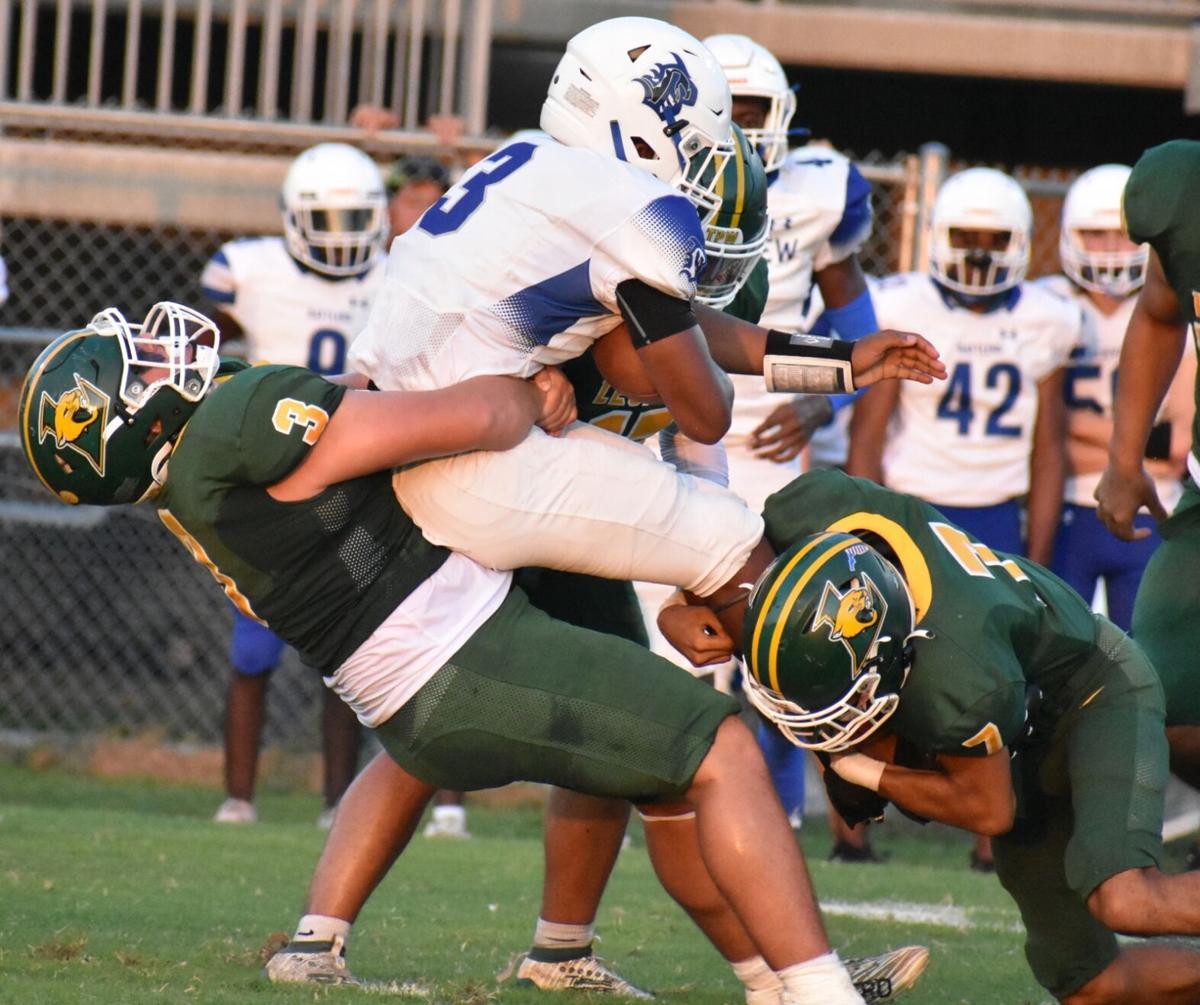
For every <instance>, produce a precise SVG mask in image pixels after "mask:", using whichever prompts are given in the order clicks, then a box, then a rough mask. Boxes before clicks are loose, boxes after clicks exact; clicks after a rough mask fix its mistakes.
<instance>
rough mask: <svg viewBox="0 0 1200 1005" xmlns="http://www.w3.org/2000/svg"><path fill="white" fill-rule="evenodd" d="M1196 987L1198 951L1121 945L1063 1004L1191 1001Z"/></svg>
mask: <svg viewBox="0 0 1200 1005" xmlns="http://www.w3.org/2000/svg"><path fill="white" fill-rule="evenodd" d="M1197 988H1200V953H1197V952H1194V951H1193V950H1190V949H1185V948H1183V947H1182V946H1156V945H1142V946H1131V947H1127V948H1125V949H1122V950H1121V952H1120V954H1119V955H1118V956H1117V958H1116V959H1115V960H1113V961H1112V963H1110V964H1109V965H1108V966H1107V967H1105V968H1104V970H1102V971H1101V972H1100V973H1099V974H1097V975H1096V976H1095V977H1093V978H1092V979H1091V980H1090V981H1088V983H1087V984H1085V985H1084V986H1083V987H1081V988H1080V989H1079V990H1078V991H1076V992H1075V993H1074V994H1069V995H1066V996H1064V997H1062V998H1060V999H1059V1000H1060V1001H1061V1002H1062V1003H1063V1005H1192V1003H1194V1002H1195V1001H1196V989H1197Z"/></svg>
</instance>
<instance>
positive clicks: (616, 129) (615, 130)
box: [608, 119, 628, 161]
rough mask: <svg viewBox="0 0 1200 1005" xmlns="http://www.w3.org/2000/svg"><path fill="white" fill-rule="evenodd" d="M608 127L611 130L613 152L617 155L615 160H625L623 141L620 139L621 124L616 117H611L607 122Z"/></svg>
mask: <svg viewBox="0 0 1200 1005" xmlns="http://www.w3.org/2000/svg"><path fill="white" fill-rule="evenodd" d="M608 128H609V130H610V131H611V132H612V141H613V153H615V154H616V155H617V160H619V161H627V160H628V158H627V157H626V156H625V142H624V140H622V139H621V124H620V123H619V122H618V121H617V120H616V119H613V120H612V121H611V122H609V124H608Z"/></svg>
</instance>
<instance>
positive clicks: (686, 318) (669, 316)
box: [617, 279, 696, 349]
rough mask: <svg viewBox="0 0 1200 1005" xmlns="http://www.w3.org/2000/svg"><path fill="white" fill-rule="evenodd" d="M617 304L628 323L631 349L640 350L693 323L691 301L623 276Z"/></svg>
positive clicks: (685, 329) (694, 317)
mask: <svg viewBox="0 0 1200 1005" xmlns="http://www.w3.org/2000/svg"><path fill="white" fill-rule="evenodd" d="M617 306H618V307H620V309H621V316H622V317H623V318H624V319H625V323H626V324H627V325H628V326H629V337H630V339H631V340H632V341H633V345H634V348H635V349H644V348H645V347H646V346H648V345H650V343H651V342H657V341H659V340H660V339H664V338H669V337H670V336H672V335H677V334H678V333H679V332H682V331H687V330H688V329H689V328H691V327H693V326H694V325H695V324H696V315H695V314H693V313H692V304H691V301H689V300H680V299H679V298H678V297H673V296H671V295H670V294H667V293H663V292H662V291H661V290H656V289H655V288H654V287H653V286H647V285H646V284H645V283H643V282H642V281H641V280H640V279H626V280H625V281H624V282H621V283H618V284H617Z"/></svg>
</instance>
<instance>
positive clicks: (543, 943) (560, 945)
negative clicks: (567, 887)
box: [533, 918, 596, 949]
mask: <svg viewBox="0 0 1200 1005" xmlns="http://www.w3.org/2000/svg"><path fill="white" fill-rule="evenodd" d="M595 937H596V926H595V925H566V924H562V923H561V922H558V921H547V920H546V919H545V918H538V920H537V927H535V928H534V930H533V944H534V945H535V946H540V947H541V948H543V949H586V948H587V947H588V946H590V945H591V944H592V940H593V939H595Z"/></svg>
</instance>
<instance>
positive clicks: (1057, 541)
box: [1050, 503, 1128, 628]
mask: <svg viewBox="0 0 1200 1005" xmlns="http://www.w3.org/2000/svg"><path fill="white" fill-rule="evenodd" d="M1100 535H1103V538H1107V539H1109V540H1114V538H1113V536H1112V535H1111V534H1110V533H1109V532H1108V531H1107V530H1106V529H1105V527H1104V525H1103V524H1102V523H1100V521H1099V519H1097V517H1096V508H1095V507H1094V506H1077V505H1075V504H1074V503H1064V504H1063V508H1062V514H1061V515H1060V517H1059V521H1058V530H1057V531H1056V532H1055V535H1054V557H1053V559H1052V560H1051V562H1050V571H1051V572H1053V573H1054V574H1055V575H1056V576H1059V577H1060V578H1062V579H1064V580H1066V582H1067V583H1068V584H1069V585H1070V586H1071V588H1072V589H1074V590H1075V592H1076V593H1078V594H1079V595H1080V596H1081V597H1083V599H1084V600H1085V601H1086V602H1087V603H1089V604H1090V603H1091V602H1092V596H1093V595H1094V594H1095V592H1096V582H1097V580H1098V578H1099V577H1100V575H1101V574H1102V572H1101V569H1102V568H1103V569H1104V574H1105V575H1107V571H1108V570H1107V568H1106V567H1105V566H1106V565H1107V563H1105V564H1104V565H1102V564H1101V561H1100V556H1101V554H1102V552H1103V551H1104V550H1106V544H1107V542H1106V541H1105V540H1104V539H1103V538H1102V537H1101V536H1100ZM1109 583H1110V586H1111V580H1110V581H1109ZM1110 592H1111V590H1110ZM1109 617H1112V611H1111V606H1110V610H1109ZM1113 620H1114V621H1115V620H1116V619H1115V618H1114V619H1113ZM1122 627H1124V628H1128V622H1126V624H1125V625H1123V626H1122Z"/></svg>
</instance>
